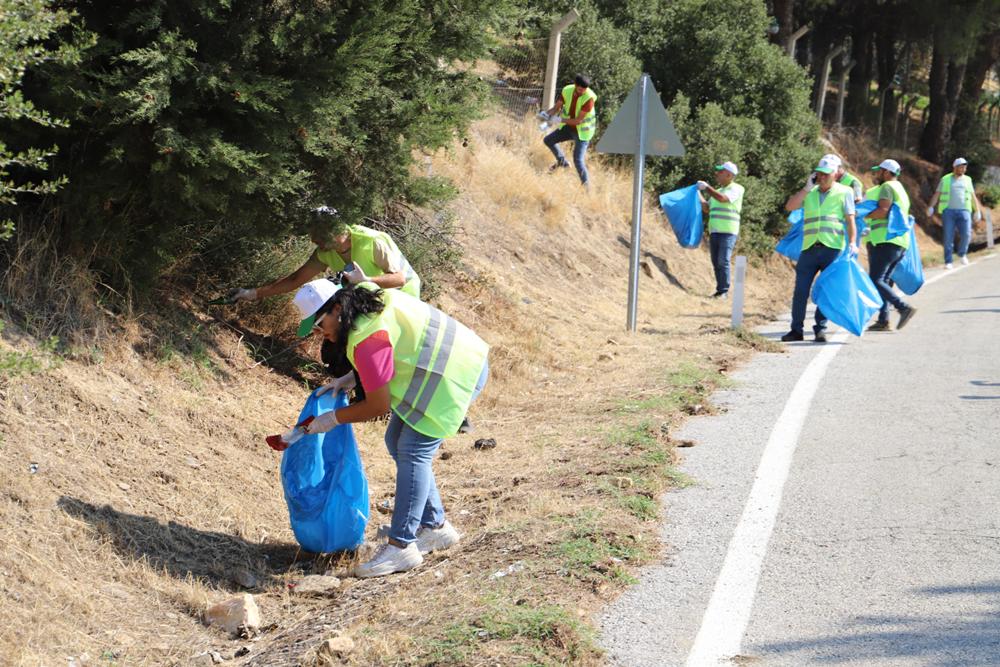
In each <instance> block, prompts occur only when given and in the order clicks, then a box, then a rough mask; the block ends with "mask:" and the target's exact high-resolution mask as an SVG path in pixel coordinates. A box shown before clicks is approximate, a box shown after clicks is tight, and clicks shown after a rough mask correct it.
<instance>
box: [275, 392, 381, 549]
mask: <svg viewBox="0 0 1000 667" xmlns="http://www.w3.org/2000/svg"><path fill="white" fill-rule="evenodd" d="M330 394H331V392H327V393H325V394H323V395H322V396H320V397H319V398H317V397H316V394H315V392H314V393H312V394H310V395H309V399H308V400H307V401H306V404H305V406H304V407H303V408H302V412H301V414H299V419H298V422H296V423H301V422H302V420H304V419H306V418H307V417H310V416H318V415H321V414H323V413H324V412H327V411H328V410H334V409H336V408H342V407H344V406H346V405H347V396H346V395H345V394H344V393H340V394H339V395H338V396H336V397H334V396H331V395H330ZM281 484H282V486H284V488H285V502H286V503H287V504H288V518H289V520H290V521H291V524H292V531H293V532H294V533H295V539H296V540H298V542H299V544H300V545H302V548H303V549H304V550H306V551H311V552H314V553H330V552H332V551H342V550H347V549H354V548H356V547H358V546H359V545H360V544H361V542H362V541H363V540H364V535H365V526H366V525H367V524H368V480H367V479H366V478H365V471H364V468H363V467H362V466H361V456H360V455H359V454H358V443H357V441H356V440H355V439H354V429H353V428H352V427H351V425H350V424H344V425H341V426H337V427H335V428H334V429H333V430H332V431H330V432H328V433H318V434H315V435H306V436H303V437H302V439H300V440H299V441H298V442H295V443H293V444H291V445H289V447H288V449H286V450H285V452H284V455H283V456H282V458H281Z"/></svg>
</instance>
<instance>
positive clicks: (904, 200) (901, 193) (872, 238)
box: [868, 181, 910, 248]
mask: <svg viewBox="0 0 1000 667" xmlns="http://www.w3.org/2000/svg"><path fill="white" fill-rule="evenodd" d="M884 185H888V186H889V187H890V188H892V190H893V192H895V193H896V200H895V201H894V202H893V203H894V204H896V206H898V207H899V212H900V213H902V214H903V218H906V216H908V215H910V197H909V195H907V194H906V188H904V187H903V184H902V183H900V182H899V181H886V182H885V183H884ZM881 189H882V188H881V187H880V188H877V190H876V192H875V196H874V197H872V199H875V200H876V201H877V200H878V193H879V191H881ZM868 228H869V229H871V233H870V234H869V235H868V242H869V243H871V244H873V245H878V244H880V243H892V244H894V245H898V246H899V247H901V248H909V247H910V235H909V234H903V235H902V236H897V237H895V238H891V239H886V238H885V236H886V234H888V233H889V218H888V216H887V217H885V218H882V219H881V220H870V219H869V220H868Z"/></svg>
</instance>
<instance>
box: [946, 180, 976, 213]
mask: <svg viewBox="0 0 1000 667" xmlns="http://www.w3.org/2000/svg"><path fill="white" fill-rule="evenodd" d="M954 176H955V174H954V172H953V173H950V174H945V176H944V178H942V179H941V198H940V199H939V200H938V213H941V212H943V211H944V210H945V209H946V208H948V202H949V201H951V181H952V178H953V177H954ZM959 178H960V179H961V180H962V181H963V182H964V183H965V201H964V202H963V203H962V208H964V209H965V210H966V211H972V191H973V186H972V178H971V177H970V176H969V175H968V174H966V175H964V176H960V177H959Z"/></svg>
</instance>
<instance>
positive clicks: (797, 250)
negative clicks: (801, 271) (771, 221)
mask: <svg viewBox="0 0 1000 667" xmlns="http://www.w3.org/2000/svg"><path fill="white" fill-rule="evenodd" d="M788 222H790V223H792V228H791V229H789V230H788V233H787V234H785V235H784V236H783V237H781V240H780V241H778V245H776V246H774V250H775V251H776V252H777V253H778V254H779V255H784V256H785V257H787V258H788V259H790V260H792V261H793V262H797V261H799V255H801V254H802V227H803V225H804V224H805V223H803V221H802V209H801V208H797V209H795V210H794V211H792V212H791V213H789V214H788Z"/></svg>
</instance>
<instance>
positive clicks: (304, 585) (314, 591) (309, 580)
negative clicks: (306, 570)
mask: <svg viewBox="0 0 1000 667" xmlns="http://www.w3.org/2000/svg"><path fill="white" fill-rule="evenodd" d="M338 588H340V579H338V578H337V577H331V576H329V575H325V574H310V575H309V576H307V577H304V578H302V579H300V580H299V581H298V582H296V584H295V586H294V587H293V588H292V592H294V593H297V594H301V595H326V594H328V593H331V592H333V591H335V590H337V589H338Z"/></svg>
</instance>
